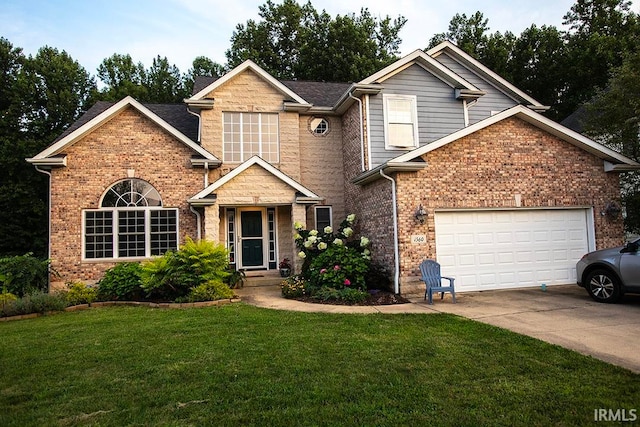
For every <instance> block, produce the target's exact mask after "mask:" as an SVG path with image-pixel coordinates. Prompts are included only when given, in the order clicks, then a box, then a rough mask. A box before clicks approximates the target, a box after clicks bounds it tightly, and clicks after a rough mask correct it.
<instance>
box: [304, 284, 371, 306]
mask: <svg viewBox="0 0 640 427" xmlns="http://www.w3.org/2000/svg"><path fill="white" fill-rule="evenodd" d="M368 296H369V294H368V293H367V291H363V290H360V289H352V288H344V289H336V288H332V287H330V286H323V287H321V288H320V289H318V290H316V291H315V292H314V293H313V297H314V298H316V299H319V300H321V301H344V302H346V303H349V304H356V303H359V302H362V301H364V300H365V299H366V298H367V297H368Z"/></svg>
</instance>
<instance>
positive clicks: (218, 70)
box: [184, 56, 227, 93]
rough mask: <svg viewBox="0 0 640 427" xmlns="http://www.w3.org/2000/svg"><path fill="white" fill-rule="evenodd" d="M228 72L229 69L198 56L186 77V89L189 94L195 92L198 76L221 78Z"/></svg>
mask: <svg viewBox="0 0 640 427" xmlns="http://www.w3.org/2000/svg"><path fill="white" fill-rule="evenodd" d="M225 72H227V68H226V67H225V66H224V65H222V64H219V63H217V62H215V61H213V60H212V59H210V58H207V57H206V56H198V57H196V59H194V60H193V63H192V66H191V68H190V69H189V71H187V74H185V76H184V88H185V90H186V92H187V93H192V92H193V84H194V82H195V80H196V77H198V76H207V77H220V76H222V75H224V73H225Z"/></svg>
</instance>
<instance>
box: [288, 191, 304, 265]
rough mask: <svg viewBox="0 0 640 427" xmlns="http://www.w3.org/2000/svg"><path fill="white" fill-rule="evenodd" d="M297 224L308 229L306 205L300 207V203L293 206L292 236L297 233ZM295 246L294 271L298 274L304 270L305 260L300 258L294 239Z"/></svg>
mask: <svg viewBox="0 0 640 427" xmlns="http://www.w3.org/2000/svg"><path fill="white" fill-rule="evenodd" d="M296 222H299V223H301V224H302V225H303V226H304V227H305V228H306V227H307V209H306V206H305V205H300V204H298V203H294V204H293V205H292V206H291V233H292V235H293V234H295V233H296V231H295V226H294V224H295V223H296ZM292 245H293V249H292V250H293V260H292V261H293V271H295V272H296V273H300V271H301V270H302V264H303V262H304V261H303V260H302V259H300V257H298V252H299V251H298V248H297V247H296V243H295V242H294V241H293V239H292Z"/></svg>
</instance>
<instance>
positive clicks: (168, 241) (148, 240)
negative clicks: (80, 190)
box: [83, 179, 178, 259]
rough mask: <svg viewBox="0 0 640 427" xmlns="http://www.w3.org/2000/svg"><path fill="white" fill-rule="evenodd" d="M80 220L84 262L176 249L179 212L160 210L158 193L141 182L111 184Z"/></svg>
mask: <svg viewBox="0 0 640 427" xmlns="http://www.w3.org/2000/svg"><path fill="white" fill-rule="evenodd" d="M83 221H84V225H83V246H84V248H83V253H84V258H85V259H118V258H148V257H151V256H155V255H162V254H163V253H165V252H167V251H169V250H174V249H177V247H178V210H177V209H165V208H163V207H162V199H161V198H160V194H159V193H158V191H157V190H156V189H155V188H154V187H153V186H152V185H151V184H149V183H148V182H146V181H143V180H141V179H125V180H122V181H119V182H117V183H115V184H114V185H112V186H111V187H110V188H109V189H108V190H107V191H106V192H105V193H104V194H103V196H102V201H101V202H100V208H99V209H87V210H85V211H84V215H83Z"/></svg>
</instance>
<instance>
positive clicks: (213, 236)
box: [204, 203, 220, 243]
mask: <svg viewBox="0 0 640 427" xmlns="http://www.w3.org/2000/svg"><path fill="white" fill-rule="evenodd" d="M204 238H205V239H207V240H210V241H212V242H216V243H217V242H220V207H219V206H218V204H217V203H215V204H213V205H211V206H205V208H204Z"/></svg>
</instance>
